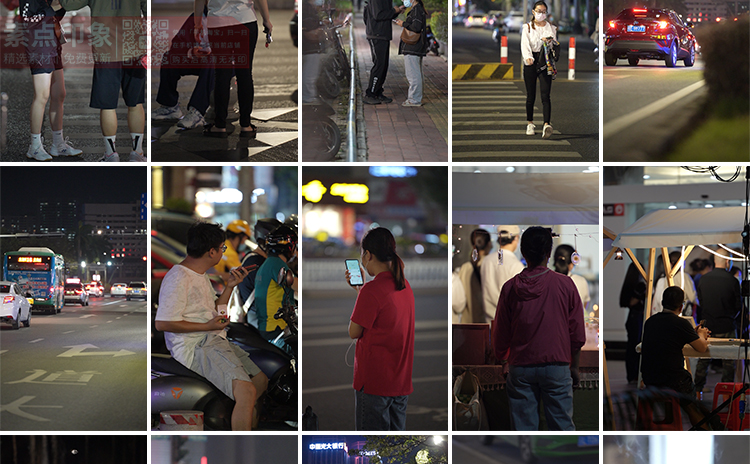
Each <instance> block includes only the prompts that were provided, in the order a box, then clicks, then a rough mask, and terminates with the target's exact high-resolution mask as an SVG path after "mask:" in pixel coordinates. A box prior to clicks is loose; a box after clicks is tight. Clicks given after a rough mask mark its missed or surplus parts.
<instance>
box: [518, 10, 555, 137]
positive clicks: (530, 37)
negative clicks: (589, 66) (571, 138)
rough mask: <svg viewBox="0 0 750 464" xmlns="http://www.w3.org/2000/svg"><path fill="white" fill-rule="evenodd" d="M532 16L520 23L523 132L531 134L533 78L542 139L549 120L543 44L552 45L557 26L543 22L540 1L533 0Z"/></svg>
mask: <svg viewBox="0 0 750 464" xmlns="http://www.w3.org/2000/svg"><path fill="white" fill-rule="evenodd" d="M533 13H534V19H532V20H531V21H530V22H529V23H528V24H524V26H523V28H522V31H523V32H522V33H521V56H522V57H523V81H524V83H525V84H526V119H527V122H528V125H527V126H526V135H534V129H535V128H536V126H535V125H534V102H535V101H536V81H537V79H538V80H539V91H540V93H541V95H542V114H543V115H544V128H543V129H542V138H543V139H548V138H550V137H552V124H551V123H550V118H551V113H552V104H551V103H550V91H551V89H552V74H551V73H549V72H547V71H548V69H547V64H546V63H547V59H546V57H545V54H544V46H545V45H547V46H549V47H551V46H552V44H553V42H556V41H557V27H555V26H553V25H552V24H551V23H550V22H549V21H547V4H546V3H544V2H543V1H542V0H539V1H538V2H536V3H534V9H533Z"/></svg>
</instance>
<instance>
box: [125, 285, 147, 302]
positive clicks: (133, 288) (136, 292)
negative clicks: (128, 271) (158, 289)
mask: <svg viewBox="0 0 750 464" xmlns="http://www.w3.org/2000/svg"><path fill="white" fill-rule="evenodd" d="M126 292H127V293H125V299H126V300H128V301H130V300H132V299H133V298H143V301H146V296H147V295H148V288H147V287H146V282H130V284H129V285H128V289H127V291H126Z"/></svg>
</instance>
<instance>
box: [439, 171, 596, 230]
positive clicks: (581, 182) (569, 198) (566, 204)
mask: <svg viewBox="0 0 750 464" xmlns="http://www.w3.org/2000/svg"><path fill="white" fill-rule="evenodd" d="M453 223H454V224H548V225H563V224H599V176H598V175H597V174H596V173H594V174H586V173H559V174H549V173H544V174H518V173H512V174H510V173H509V174H503V173H492V174H485V173H469V172H454V173H453Z"/></svg>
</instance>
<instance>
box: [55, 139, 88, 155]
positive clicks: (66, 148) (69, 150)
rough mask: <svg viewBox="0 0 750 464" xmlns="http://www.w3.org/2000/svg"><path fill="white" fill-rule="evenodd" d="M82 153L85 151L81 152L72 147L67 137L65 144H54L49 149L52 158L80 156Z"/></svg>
mask: <svg viewBox="0 0 750 464" xmlns="http://www.w3.org/2000/svg"><path fill="white" fill-rule="evenodd" d="M81 153H83V150H79V149H78V148H73V147H72V146H71V145H70V141H69V138H68V137H65V140H63V143H61V144H59V145H55V144H54V143H53V144H52V146H51V147H50V148H49V154H50V155H52V156H78V155H80V154H81Z"/></svg>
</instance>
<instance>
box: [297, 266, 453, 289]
mask: <svg viewBox="0 0 750 464" xmlns="http://www.w3.org/2000/svg"><path fill="white" fill-rule="evenodd" d="M303 260H304V264H303V265H302V266H301V268H302V277H301V279H300V285H301V286H302V289H303V290H346V289H347V288H348V287H347V285H346V280H345V279H344V272H345V270H346V269H345V268H344V260H343V259H316V258H303ZM404 264H405V265H404V273H405V274H406V280H408V281H409V285H411V287H412V288H445V290H446V292H447V291H448V277H449V276H448V270H449V268H448V261H447V260H444V259H414V260H405V261H404Z"/></svg>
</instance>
